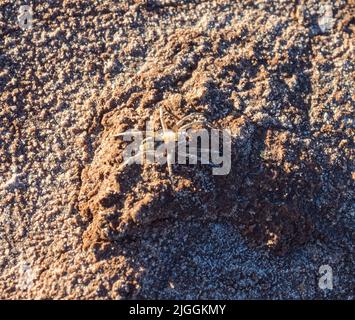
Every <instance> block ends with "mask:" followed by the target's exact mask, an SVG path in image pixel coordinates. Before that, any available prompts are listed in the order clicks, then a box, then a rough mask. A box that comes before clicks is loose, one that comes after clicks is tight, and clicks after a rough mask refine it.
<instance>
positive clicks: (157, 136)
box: [116, 106, 219, 183]
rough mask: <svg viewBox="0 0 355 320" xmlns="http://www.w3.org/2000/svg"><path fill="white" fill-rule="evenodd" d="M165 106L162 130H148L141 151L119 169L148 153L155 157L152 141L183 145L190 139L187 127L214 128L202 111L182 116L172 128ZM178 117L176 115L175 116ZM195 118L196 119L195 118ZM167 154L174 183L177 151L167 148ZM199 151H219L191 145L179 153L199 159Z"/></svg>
mask: <svg viewBox="0 0 355 320" xmlns="http://www.w3.org/2000/svg"><path fill="white" fill-rule="evenodd" d="M164 111H165V110H164V108H163V107H162V106H161V107H160V108H159V119H160V124H161V128H162V132H159V133H157V132H155V131H148V132H147V133H148V136H147V137H145V138H144V139H143V140H142V142H141V143H140V146H139V152H137V153H136V154H135V155H133V156H131V157H129V158H128V159H126V160H125V161H124V162H123V163H122V164H121V165H120V166H119V171H122V170H123V169H124V168H125V167H126V166H127V165H130V164H132V163H135V162H137V161H139V160H140V159H142V157H144V155H148V154H151V155H152V156H153V157H155V156H156V155H157V154H156V153H155V151H154V150H152V149H151V148H148V147H150V146H151V145H149V144H150V143H152V142H153V141H155V140H156V141H162V142H163V143H164V144H165V145H166V146H168V145H170V146H171V145H172V144H174V146H175V145H176V143H177V145H181V144H182V143H184V144H185V145H186V143H187V142H188V141H189V135H188V133H187V132H186V130H187V129H189V128H192V127H195V126H205V127H208V128H212V125H211V124H210V123H209V122H208V121H206V119H205V117H204V116H203V115H202V114H201V113H197V112H193V113H190V114H189V115H187V116H185V117H183V118H181V119H180V120H178V121H177V122H176V124H175V125H174V126H173V128H172V129H169V128H168V126H167V124H166V121H165V117H164ZM174 117H175V116H174ZM175 118H176V117H175ZM194 118H195V119H194ZM137 133H140V132H139V131H127V132H122V133H119V134H117V135H116V137H122V136H127V135H129V136H134V135H135V134H137ZM166 150H167V154H166V164H167V168H168V174H169V178H170V181H171V182H172V183H173V182H174V178H173V169H172V167H173V162H174V160H175V159H174V158H173V157H174V156H175V152H174V153H173V154H172V153H169V151H168V150H169V149H168V148H167V149H166ZM197 151H200V152H212V153H213V152H215V153H217V152H219V151H213V150H209V149H206V148H198V150H197V148H193V147H190V146H189V153H185V152H180V151H178V154H179V155H182V156H184V157H187V158H190V159H196V160H197V159H198V157H197ZM190 152H193V153H194V154H190Z"/></svg>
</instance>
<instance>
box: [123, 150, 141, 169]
mask: <svg viewBox="0 0 355 320" xmlns="http://www.w3.org/2000/svg"><path fill="white" fill-rule="evenodd" d="M141 157H142V153H141V152H138V153H137V154H136V155H134V156H132V157H129V158H128V159H126V160H125V161H123V162H122V164H121V165H120V166H119V167H118V171H122V170H123V169H124V168H125V167H127V166H128V165H131V164H132V163H135V162H137V161H139V159H140V158H141Z"/></svg>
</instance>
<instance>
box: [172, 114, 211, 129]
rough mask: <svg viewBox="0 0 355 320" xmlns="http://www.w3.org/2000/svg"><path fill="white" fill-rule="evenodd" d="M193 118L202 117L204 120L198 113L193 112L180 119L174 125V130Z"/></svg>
mask: <svg viewBox="0 0 355 320" xmlns="http://www.w3.org/2000/svg"><path fill="white" fill-rule="evenodd" d="M194 116H197V117H202V118H204V116H203V115H202V114H200V113H198V112H193V113H190V114H188V115H187V116H185V117H183V118H181V119H180V120H179V121H178V122H177V123H176V125H175V127H176V128H179V127H180V126H181V125H182V124H183V123H184V122H185V121H187V120H189V119H191V118H193V117H194Z"/></svg>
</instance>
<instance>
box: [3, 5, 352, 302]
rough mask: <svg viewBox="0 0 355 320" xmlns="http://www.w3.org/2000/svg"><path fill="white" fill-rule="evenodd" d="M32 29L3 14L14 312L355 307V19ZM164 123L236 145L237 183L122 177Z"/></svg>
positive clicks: (116, 17) (50, 15)
mask: <svg viewBox="0 0 355 320" xmlns="http://www.w3.org/2000/svg"><path fill="white" fill-rule="evenodd" d="M33 11H34V19H33V27H32V29H30V30H27V31H24V30H21V29H20V28H19V26H18V24H17V12H18V5H17V4H14V3H13V1H6V0H5V1H1V2H0V13H1V14H0V32H1V38H0V104H1V109H0V297H1V298H61V299H72V298H77V299H84V298H95V299H107V298H135V297H138V298H173V299H174V298H175V299H176V298H178V299H180V298H192V299H195V298H210V299H214V298H226V299H236V298H238V299H244V298H269V299H276V298H347V299H349V298H353V272H354V265H353V248H352V243H353V238H352V237H353V231H354V220H353V219H354V205H353V200H352V199H353V183H354V182H353V181H354V177H353V176H354V162H353V133H354V131H353V130H354V128H353V116H354V115H353V112H354V111H353V109H354V48H353V45H354V39H353V38H354V36H353V32H354V18H353V16H354V4H353V3H352V1H332V2H330V1H329V2H326V1H321V2H319V1H306V3H302V1H298V2H289V1H275V2H273V4H270V2H266V1H241V2H238V3H236V2H235V1H227V0H221V1H217V0H215V1H175V0H170V1H158V0H157V1H143V0H142V1H137V0H136V1H101V2H100V4H98V3H97V2H96V1H50V2H47V1H36V5H35V6H34V7H33ZM327 17H328V19H327ZM161 105H163V106H165V107H166V108H170V109H171V112H172V113H173V114H175V115H176V116H177V117H178V118H179V117H182V116H184V115H186V114H188V113H190V112H191V111H198V112H201V113H203V114H204V115H205V117H206V118H207V119H208V120H209V121H210V122H211V123H212V124H213V125H214V126H215V127H218V128H225V127H229V128H230V129H231V130H232V133H233V136H234V138H233V143H232V147H233V161H232V165H233V166H232V173H231V175H229V176H227V177H224V178H216V177H212V176H211V175H210V174H209V173H208V172H207V171H206V169H203V168H192V167H183V168H180V167H179V166H176V167H175V168H174V175H175V178H176V181H177V185H176V186H171V184H170V181H169V179H168V178H167V172H166V167H161V166H155V165H154V166H144V167H142V168H140V167H136V166H132V168H128V169H127V170H124V171H123V172H118V171H117V168H118V166H119V164H120V162H121V161H122V159H121V152H122V148H123V147H124V145H123V143H122V142H121V141H120V140H119V139H116V138H114V135H115V134H116V133H118V132H121V131H122V130H125V129H128V128H133V127H135V128H139V127H142V126H143V124H144V120H145V119H148V118H149V117H150V116H151V115H155V114H156V113H157V110H158V108H159V106H161ZM167 120H168V122H169V123H170V124H173V118H172V117H170V118H169V116H167ZM157 125H158V123H157ZM192 189H194V190H198V191H197V192H195V193H193V194H192V193H191V190H192ZM179 202H180V203H183V204H184V205H185V206H181V205H177V203H179ZM201 204H204V206H203V208H202V207H201ZM323 264H329V265H330V266H331V267H332V268H333V273H334V289H333V290H332V291H328V292H325V291H322V290H320V289H319V288H318V278H319V273H318V269H319V267H320V266H321V265H323Z"/></svg>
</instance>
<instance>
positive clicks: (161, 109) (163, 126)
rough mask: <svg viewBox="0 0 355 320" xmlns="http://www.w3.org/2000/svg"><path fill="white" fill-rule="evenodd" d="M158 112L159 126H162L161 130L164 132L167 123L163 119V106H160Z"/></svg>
mask: <svg viewBox="0 0 355 320" xmlns="http://www.w3.org/2000/svg"><path fill="white" fill-rule="evenodd" d="M159 113H160V123H161V127H162V128H163V132H164V133H165V132H166V131H167V130H168V127H167V125H166V123H165V120H164V109H163V106H160V109H159Z"/></svg>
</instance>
